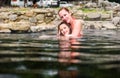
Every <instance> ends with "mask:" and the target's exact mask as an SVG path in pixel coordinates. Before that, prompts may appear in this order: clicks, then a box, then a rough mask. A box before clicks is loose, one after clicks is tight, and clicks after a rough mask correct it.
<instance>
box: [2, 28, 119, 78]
mask: <svg viewBox="0 0 120 78" xmlns="http://www.w3.org/2000/svg"><path fill="white" fill-rule="evenodd" d="M55 34H56V32H55V31H49V32H41V33H29V34H27V33H26V34H25V33H24V34H0V78H120V31H116V30H99V31H98V30H86V31H84V36H83V37H81V38H77V39H70V40H68V39H63V38H62V39H58V38H57V37H56V36H55Z"/></svg>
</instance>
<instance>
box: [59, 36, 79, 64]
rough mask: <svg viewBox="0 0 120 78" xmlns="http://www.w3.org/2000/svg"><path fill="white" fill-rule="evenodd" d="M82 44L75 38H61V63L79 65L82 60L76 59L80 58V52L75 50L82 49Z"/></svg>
mask: <svg viewBox="0 0 120 78" xmlns="http://www.w3.org/2000/svg"><path fill="white" fill-rule="evenodd" d="M76 45H80V42H79V41H77V39H75V38H68V37H60V38H59V47H60V53H59V55H58V56H59V59H58V61H59V62H64V63H79V62H80V60H79V59H76V57H79V56H80V52H75V51H74V50H75V49H80V46H76Z"/></svg>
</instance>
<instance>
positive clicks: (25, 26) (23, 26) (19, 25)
mask: <svg viewBox="0 0 120 78" xmlns="http://www.w3.org/2000/svg"><path fill="white" fill-rule="evenodd" d="M10 29H11V30H21V31H28V30H29V29H30V23H28V22H14V23H12V26H11V27H10Z"/></svg>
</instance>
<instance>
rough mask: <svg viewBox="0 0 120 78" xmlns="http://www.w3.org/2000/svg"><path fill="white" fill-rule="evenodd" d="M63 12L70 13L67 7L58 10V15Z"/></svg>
mask: <svg viewBox="0 0 120 78" xmlns="http://www.w3.org/2000/svg"><path fill="white" fill-rule="evenodd" d="M61 10H65V11H67V12H70V11H69V9H68V8H66V7H61V8H60V9H59V10H58V14H59V12H60V11H61Z"/></svg>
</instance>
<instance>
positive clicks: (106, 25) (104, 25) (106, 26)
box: [102, 23, 117, 29]
mask: <svg viewBox="0 0 120 78" xmlns="http://www.w3.org/2000/svg"><path fill="white" fill-rule="evenodd" d="M102 26H103V27H104V28H106V29H117V27H116V26H115V25H114V24H113V23H103V25H102Z"/></svg>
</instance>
